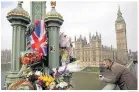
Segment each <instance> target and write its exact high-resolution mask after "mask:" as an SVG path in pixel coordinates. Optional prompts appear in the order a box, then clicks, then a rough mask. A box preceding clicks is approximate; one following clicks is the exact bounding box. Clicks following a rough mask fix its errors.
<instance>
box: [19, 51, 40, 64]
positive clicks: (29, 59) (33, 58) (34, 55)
mask: <svg viewBox="0 0 139 92" xmlns="http://www.w3.org/2000/svg"><path fill="white" fill-rule="evenodd" d="M41 59H42V54H40V53H38V52H29V53H26V54H25V55H24V56H22V57H21V58H20V61H21V62H22V63H23V64H31V63H33V62H39V61H40V60H41Z"/></svg>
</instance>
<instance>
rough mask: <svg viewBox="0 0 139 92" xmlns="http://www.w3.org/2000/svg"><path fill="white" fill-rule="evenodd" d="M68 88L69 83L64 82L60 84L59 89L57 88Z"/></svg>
mask: <svg viewBox="0 0 139 92" xmlns="http://www.w3.org/2000/svg"><path fill="white" fill-rule="evenodd" d="M66 86H68V83H66V82H64V81H62V82H60V83H59V84H58V85H57V86H56V87H57V88H58V87H60V88H64V87H66Z"/></svg>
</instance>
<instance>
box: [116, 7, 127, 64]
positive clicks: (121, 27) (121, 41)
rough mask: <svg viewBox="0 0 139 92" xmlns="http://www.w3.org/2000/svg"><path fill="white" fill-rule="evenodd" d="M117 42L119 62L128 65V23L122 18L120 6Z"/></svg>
mask: <svg viewBox="0 0 139 92" xmlns="http://www.w3.org/2000/svg"><path fill="white" fill-rule="evenodd" d="M115 31H116V41H117V61H119V62H118V63H121V64H123V65H126V63H127V61H128V51H127V39H126V23H125V20H124V19H123V17H122V13H121V11H120V6H119V9H118V13H117V19H116V21H115Z"/></svg>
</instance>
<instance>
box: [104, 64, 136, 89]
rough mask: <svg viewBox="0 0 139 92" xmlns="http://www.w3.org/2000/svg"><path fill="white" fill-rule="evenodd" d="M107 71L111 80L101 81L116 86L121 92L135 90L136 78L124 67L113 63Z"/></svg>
mask: <svg viewBox="0 0 139 92" xmlns="http://www.w3.org/2000/svg"><path fill="white" fill-rule="evenodd" d="M109 69H110V71H111V73H112V76H111V79H109V78H104V79H103V81H105V82H108V83H114V84H118V86H119V87H120V89H121V90H137V78H136V77H135V76H134V75H133V74H132V73H131V72H130V71H128V69H127V68H126V67H125V66H123V65H121V64H119V63H116V62H114V63H113V64H112V66H111V67H110V68H109Z"/></svg>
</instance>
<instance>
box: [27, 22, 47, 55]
mask: <svg viewBox="0 0 139 92" xmlns="http://www.w3.org/2000/svg"><path fill="white" fill-rule="evenodd" d="M45 28H46V25H45V23H44V20H41V21H36V22H35V30H34V31H33V32H32V34H31V36H29V37H28V42H27V45H28V47H27V48H29V44H31V49H32V50H33V51H38V52H39V53H41V54H42V55H44V56H46V55H47V36H46V30H45Z"/></svg>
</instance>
